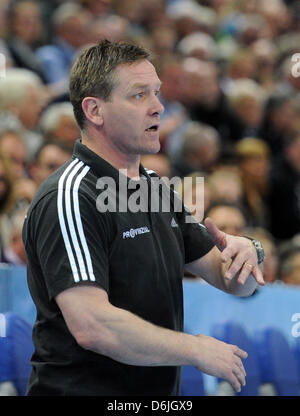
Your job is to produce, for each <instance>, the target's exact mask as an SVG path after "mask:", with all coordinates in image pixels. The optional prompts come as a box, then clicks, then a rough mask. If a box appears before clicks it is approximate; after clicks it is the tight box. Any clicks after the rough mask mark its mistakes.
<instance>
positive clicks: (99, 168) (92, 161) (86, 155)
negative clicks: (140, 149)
mask: <svg viewBox="0 0 300 416" xmlns="http://www.w3.org/2000/svg"><path fill="white" fill-rule="evenodd" d="M76 158H78V159H80V160H82V161H83V162H84V163H85V164H86V165H88V166H90V168H91V169H92V171H93V172H94V173H95V174H96V175H97V176H99V178H100V177H104V176H108V177H111V178H113V179H114V180H115V181H116V183H118V182H119V170H118V169H116V168H115V167H113V166H112V165H111V164H110V163H108V162H107V161H106V160H105V159H103V158H102V157H100V156H99V155H97V154H96V153H95V152H93V151H92V150H91V149H89V148H88V147H87V146H86V145H84V144H83V143H82V142H81V139H77V140H76V142H75V145H74V151H73V159H76ZM139 171H140V175H141V177H143V176H144V177H146V178H147V179H149V175H148V174H147V172H146V171H145V169H144V167H143V166H142V165H141V164H140V167H139ZM129 180H130V178H128V181H129Z"/></svg>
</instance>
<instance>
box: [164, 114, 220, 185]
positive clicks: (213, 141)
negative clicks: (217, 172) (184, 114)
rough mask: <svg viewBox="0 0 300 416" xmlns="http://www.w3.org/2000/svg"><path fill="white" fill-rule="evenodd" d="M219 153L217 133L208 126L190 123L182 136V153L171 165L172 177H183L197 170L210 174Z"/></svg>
mask: <svg viewBox="0 0 300 416" xmlns="http://www.w3.org/2000/svg"><path fill="white" fill-rule="evenodd" d="M219 151H220V137H219V134H218V132H217V131H216V130H215V129H214V128H213V127H210V126H208V125H205V124H202V123H197V122H191V123H190V124H188V125H187V129H186V131H185V133H184V136H183V144H182V151H181V153H180V155H179V156H178V157H177V159H176V160H175V161H174V162H173V164H172V176H179V177H184V176H186V175H189V174H190V173H192V172H194V171H199V170H200V171H202V172H206V173H208V172H211V170H212V169H213V167H214V166H215V164H216V162H217V160H218V156H219Z"/></svg>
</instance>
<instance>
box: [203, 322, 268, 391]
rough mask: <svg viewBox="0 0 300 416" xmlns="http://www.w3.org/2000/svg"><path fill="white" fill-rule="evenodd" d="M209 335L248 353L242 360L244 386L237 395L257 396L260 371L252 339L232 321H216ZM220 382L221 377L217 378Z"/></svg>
mask: <svg viewBox="0 0 300 416" xmlns="http://www.w3.org/2000/svg"><path fill="white" fill-rule="evenodd" d="M211 335H212V336H213V337H214V338H217V339H218V340H220V341H223V342H226V343H228V344H233V345H237V346H238V347H239V348H241V349H242V350H244V351H246V352H247V353H248V357H247V358H246V359H245V360H243V364H244V368H245V371H246V374H247V376H246V386H243V387H242V388H241V391H240V392H239V393H236V394H237V395H239V396H258V392H259V386H260V382H261V380H260V372H259V366H258V359H257V354H256V351H255V348H254V345H253V341H252V339H251V338H250V337H249V336H248V335H247V333H246V332H245V330H244V329H243V327H242V326H241V325H240V324H237V323H235V322H233V321H227V322H223V323H218V324H216V325H214V326H213V327H212V331H211ZM218 381H219V382H220V381H221V379H218Z"/></svg>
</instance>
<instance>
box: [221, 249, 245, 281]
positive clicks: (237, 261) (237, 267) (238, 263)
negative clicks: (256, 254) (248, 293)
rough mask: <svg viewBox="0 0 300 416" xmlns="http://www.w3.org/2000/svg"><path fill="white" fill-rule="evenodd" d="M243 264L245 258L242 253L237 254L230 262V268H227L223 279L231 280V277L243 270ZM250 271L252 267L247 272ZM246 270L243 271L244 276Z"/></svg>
mask: <svg viewBox="0 0 300 416" xmlns="http://www.w3.org/2000/svg"><path fill="white" fill-rule="evenodd" d="M244 263H245V256H244V254H243V253H239V254H238V255H237V256H236V257H235V258H234V259H233V261H232V263H231V265H230V267H229V268H228V270H227V272H226V273H225V275H224V277H225V278H226V279H232V278H233V276H235V275H236V274H237V273H239V272H240V271H241V270H243V267H244ZM251 270H252V267H251V269H250V270H248V272H249V273H250V272H251ZM246 271H247V269H246V270H245V272H244V274H245V273H246ZM249 273H248V275H249Z"/></svg>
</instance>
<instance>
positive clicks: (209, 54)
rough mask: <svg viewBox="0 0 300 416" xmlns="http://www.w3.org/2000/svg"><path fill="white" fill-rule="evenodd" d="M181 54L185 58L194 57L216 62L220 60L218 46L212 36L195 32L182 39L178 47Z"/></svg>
mask: <svg viewBox="0 0 300 416" xmlns="http://www.w3.org/2000/svg"><path fill="white" fill-rule="evenodd" d="M177 49H178V51H179V53H180V54H181V55H183V56H185V57H189V56H190V57H194V58H198V59H200V60H203V61H215V60H216V59H217V58H218V45H217V43H216V42H215V40H214V39H213V37H212V36H210V35H208V34H207V33H203V32H194V33H191V34H190V35H188V36H186V37H184V38H183V39H181V41H180V42H179V43H178V45H177Z"/></svg>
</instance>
